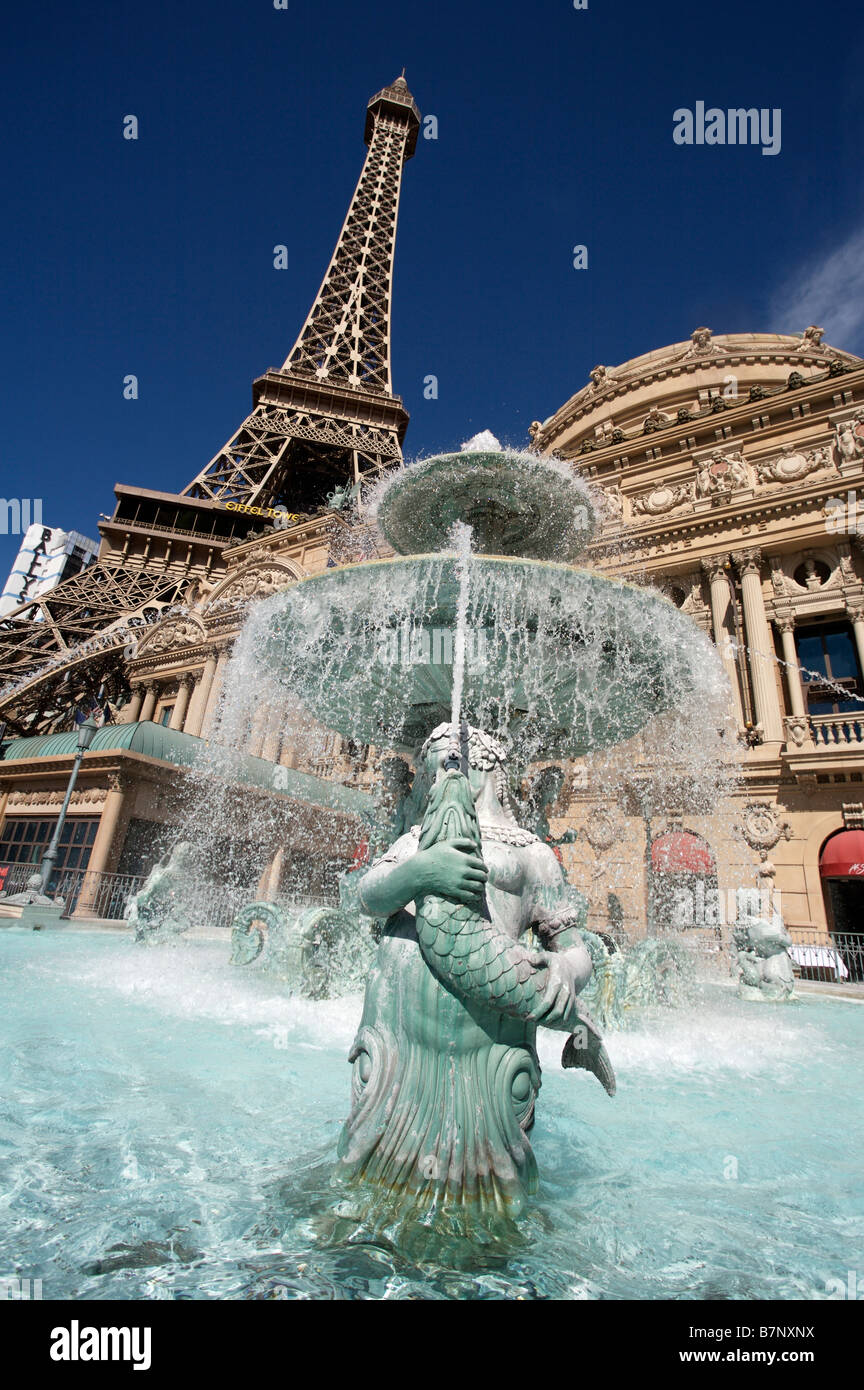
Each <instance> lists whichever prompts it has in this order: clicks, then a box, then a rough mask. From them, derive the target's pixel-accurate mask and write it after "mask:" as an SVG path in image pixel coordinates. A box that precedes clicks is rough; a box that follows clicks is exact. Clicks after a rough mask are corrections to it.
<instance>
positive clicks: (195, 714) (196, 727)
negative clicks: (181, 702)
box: [186, 650, 216, 735]
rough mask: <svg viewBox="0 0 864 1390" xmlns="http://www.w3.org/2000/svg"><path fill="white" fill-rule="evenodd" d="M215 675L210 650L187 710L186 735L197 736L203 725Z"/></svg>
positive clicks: (214, 662)
mask: <svg viewBox="0 0 864 1390" xmlns="http://www.w3.org/2000/svg"><path fill="white" fill-rule="evenodd" d="M215 674H216V652H215V650H211V651H210V652H208V654H207V660H206V661H205V663H204V670H203V672H202V675H201V679H200V680H199V682H198V684H197V685H196V687H195V695H194V698H193V700H192V705H191V707H190V709H189V718H188V719H187V720H186V732H187V734H195V735H199V734H200V733H201V728H202V725H203V723H204V716H205V714H206V713H207V702H208V700H209V699H210V691H211V689H212V687H213V677H214V676H215Z"/></svg>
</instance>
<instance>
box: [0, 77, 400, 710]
mask: <svg viewBox="0 0 864 1390" xmlns="http://www.w3.org/2000/svg"><path fill="white" fill-rule="evenodd" d="M419 129H420V112H419V111H418V109H417V105H416V103H415V101H414V98H413V97H412V95H411V93H410V91H409V90H408V85H407V83H406V81H405V76H404V73H403V75H402V76H401V77H399V78H397V79H396V81H395V82H394V83H393V84H392V85H391V86H389V87H385V88H384V89H383V90H382V91H380V92H378V93H377V95H376V96H374V97H373V98H372V100H371V101H370V102H369V105H368V108H367V113H366V129H365V141H366V144H367V145H368V147H369V150H368V153H367V156H366V160H365V163H364V165H363V169H362V172H361V174H360V179H359V181H358V184H357V187H356V189H355V192H354V196H353V198H352V200H351V205H350V207H349V209H348V215H347V217H346V218H345V223H344V225H343V227H342V231H341V233H340V235H339V239H338V241H337V243H336V249H335V251H334V252H333V257H332V259H331V261H330V265H329V266H328V268H327V273H326V275H325V276H324V281H323V283H322V285H321V288H320V290H319V291H318V294H317V296H316V298H315V302H314V303H313V305H312V308H311V309H310V311H309V314H308V316H307V318H306V322H305V323H304V325H303V328H302V329H301V331H300V334H299V337H298V338H297V341H296V343H295V344H294V347H293V348H292V349H291V352H290V353H289V354H288V357H287V358H286V359H285V362H284V363H283V365H282V366H281V367H280V368H278V369H277V368H270V369H268V371H266V372H265V373H264V375H263V376H261V377H259V378H258V379H257V380H256V381H255V382H254V384H253V389H252V402H253V408H252V411H251V412H250V414H249V415H248V416H247V417H246V419H245V420H244V421H243V423H242V425H241V426H240V428H239V429H238V430H237V431H236V432H235V434H234V435H233V436H232V437H231V439H230V440H229V441H228V443H227V444H225V445H224V447H223V448H222V449H220V450H219V453H218V454H216V456H215V458H213V459H212V460H211V461H210V463H208V464H207V466H206V468H204V469H202V471H201V472H200V473H199V474H198V475H197V477H195V478H193V479H192V481H191V482H190V483H189V484H188V486H187V487H185V488H184V489H183V491H182V492H180V493H165V492H154V491H150V490H148V489H145V488H135V487H127V486H125V485H122V484H118V485H117V486H116V487H115V496H116V506H115V510H114V514H113V516H112V517H111V518H110V519H109V518H107V517H106V518H104V519H103V520H102V521H101V522H100V523H99V531H100V535H101V544H100V548H99V554H98V557H97V559H96V561H95V562H94V563H93V564H92V565H90V566H89V567H88V568H87V569H85V570H83V571H81V573H79V574H77V575H74V576H72V577H71V578H69V579H67V580H64V581H63V582H62V583H61V584H58V585H57V586H56V587H55V588H54V589H52V590H50V591H49V592H48V593H46V594H45V595H44V596H43V597H41V598H38V599H35V600H31V601H30V602H28V603H24V604H22V605H21V606H20V607H19V608H17V609H15V610H13V611H12V612H11V613H9V614H8V615H7V616H6V617H5V618H4V619H3V621H2V622H0V722H4V721H5V722H6V724H7V726H8V732H9V733H10V734H13V733H14V734H20V735H25V734H34V733H40V732H43V731H45V730H51V729H53V728H56V727H60V724H61V722H68V718H69V714H70V710H71V709H72V708H73V707H74V705H75V704H76V703H80V702H82V701H85V700H87V699H89V698H93V697H95V696H96V695H97V693H98V692H100V691H101V692H103V693H104V692H105V691H106V689H107V690H109V691H111V690H113V689H114V688H116V687H117V684H118V681H120V682H121V683H122V674H121V672H122V651H123V647H124V645H125V644H126V642H128V640H129V629H130V628H133V627H135V626H140V625H141V624H143V623H146V622H148V621H153V620H154V619H155V618H158V616H159V615H160V614H161V612H162V610H163V608H165V607H167V606H170V605H171V604H172V603H177V602H180V601H181V599H182V596H183V594H184V593H185V592H186V591H187V590H188V588H189V586H190V584H191V583H192V581H194V580H202V579H203V580H213V579H214V578H215V579H217V580H218V579H219V578H220V577H221V575H222V574H223V573H224V569H225V566H224V561H223V560H222V552H223V551H225V550H226V549H227V548H229V547H230V546H231V545H237V544H239V543H240V542H241V541H242V540H244V539H245V538H246V537H247V536H248V534H249V532H250V531H251V530H252V529H253V528H254V527H260V526H261V524H262V520H263V521H264V522H265V523H266V522H267V521H268V520H272V519H274V517H275V516H276V514H277V512H279V511H284V512H288V513H289V514H290V513H307V512H310V511H315V510H316V509H319V510H320V509H321V508H322V507H324V508H326V507H327V505H328V500H329V499H333V498H335V496H337V495H341V496H343V497H344V496H345V495H346V494H347V493H348V492H349V491H350V489H351V488H352V487H355V486H356V485H358V484H359V483H360V482H361V481H363V480H364V479H368V480H372V479H373V478H374V477H375V476H376V475H379V474H381V473H382V472H384V471H386V470H388V469H391V468H393V467H398V466H400V465H401V462H402V442H403V440H404V437H405V431H406V429H407V426H408V413H407V411H406V410H405V408H404V406H403V404H402V401H401V399H400V397H399V396H396V395H394V394H393V388H392V377H391V367H390V312H391V295H392V284H393V260H394V253H395V246H396V226H397V220H398V212H399V196H400V192H401V185H402V169H403V166H404V164H405V162H406V160H408V159H410V158H411V156H412V155H413V154H414V152H415V149H416V146H417V136H418V132H419Z"/></svg>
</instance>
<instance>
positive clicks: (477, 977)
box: [417, 768, 615, 1095]
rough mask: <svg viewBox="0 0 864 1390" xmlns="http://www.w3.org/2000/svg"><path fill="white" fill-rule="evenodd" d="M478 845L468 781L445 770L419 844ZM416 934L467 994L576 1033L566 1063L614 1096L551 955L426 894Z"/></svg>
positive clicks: (602, 1058)
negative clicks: (452, 842)
mask: <svg viewBox="0 0 864 1390" xmlns="http://www.w3.org/2000/svg"><path fill="white" fill-rule="evenodd" d="M457 839H464V840H469V841H471V842H473V845H474V853H475V854H476V855H477V856H478V857H479V858H482V847H481V837H480V825H479V823H478V820H477V812H476V810H475V807H474V798H473V796H472V794H471V786H470V783H469V781H468V779H467V777H466V776H465V775H464V773H462V772H460V771H459V770H458V769H455V768H453V769H450V770H449V771H446V772H444V773H442V775H441V777H440V778H439V780H438V781H437V782H436V783H435V784H434V786H433V787H432V789H431V791H430V794H429V801H428V803H427V807H426V814H425V816H424V817H423V823H422V826H421V829H420V849H421V850H425V849H430V848H431V847H432V845H435V844H438V843H439V841H442V840H457ZM417 938H418V940H419V942H420V949H421V951H422V952H423V957H424V959H425V961H426V963H427V965H428V966H429V968H430V969H431V970H432V971H433V972H434V973H435V974H436V975H437V976H438V978H439V979H441V980H443V981H445V982H446V983H448V984H450V985H451V986H452V987H453V988H454V989H456V990H458V991H459V993H460V994H461V995H462V996H463V997H464V998H467V999H472V1000H476V1001H477V1002H478V1003H480V1004H483V1005H485V1006H486V1007H487V1008H491V1009H495V1010H497V1011H498V1012H499V1013H503V1014H508V1015H510V1016H511V1017H513V1018H520V1019H526V1020H530V1021H531V1022H532V1023H537V1024H542V1025H544V1026H545V1027H549V1028H556V1029H560V1030H562V1031H565V1032H572V1030H574V1029H577V1028H578V1029H579V1033H578V1034H575V1033H574V1034H573V1036H571V1038H570V1039H568V1042H567V1045H566V1046H565V1049H564V1055H563V1057H562V1063H563V1065H564V1066H565V1067H578V1066H583V1067H586V1068H587V1069H588V1070H590V1071H593V1072H594V1073H595V1075H597V1077H598V1079H599V1080H600V1081H601V1083H602V1085H603V1086H604V1087H605V1089H606V1090H607V1091H608V1092H609V1094H610V1095H612V1094H614V1091H615V1077H614V1073H613V1070H612V1065H611V1062H610V1061H609V1059H608V1057H607V1055H606V1052H605V1048H604V1047H603V1044H602V1039H601V1037H600V1034H599V1032H598V1030H597V1027H596V1025H595V1024H594V1023H593V1020H592V1019H591V1018H590V1016H589V1015H588V1014H587V1013H586V1012H585V1010H584V1008H582V1007H581V1006H580V1004H579V1001H578V998H577V997H576V996H575V995H573V994H571V993H570V992H569V990H568V989H567V982H566V979H565V978H562V976H561V974H560V973H559V971H558V970H556V966H557V965H558V963H559V962H558V961H556V959H555V957H554V956H553V955H550V953H549V952H547V951H544V950H530V949H529V948H527V947H525V946H523V945H522V944H521V942H519V941H514V940H513V938H512V937H510V936H508V935H507V933H506V932H503V931H500V930H499V929H498V928H497V927H496V926H495V925H494V924H493V922H492V920H491V916H490V913H489V909H488V906H487V905H486V901H485V898H484V901H483V906H482V909H481V910H479V911H478V910H477V909H476V908H473V907H469V906H468V905H467V904H465V903H460V902H456V901H454V900H453V899H451V898H443V897H439V896H437V895H434V894H428V895H427V896H426V897H423V898H421V899H420V900H419V902H418V903H417Z"/></svg>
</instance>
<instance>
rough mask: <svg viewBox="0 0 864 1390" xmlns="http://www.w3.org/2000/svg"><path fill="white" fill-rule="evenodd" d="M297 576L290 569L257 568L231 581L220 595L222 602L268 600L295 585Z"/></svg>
mask: <svg viewBox="0 0 864 1390" xmlns="http://www.w3.org/2000/svg"><path fill="white" fill-rule="evenodd" d="M295 580H296V575H294V574H292V572H291V571H290V570H288V569H283V568H281V567H279V566H276V565H270V566H264V565H261V566H255V567H254V568H252V569H248V570H245V571H244V572H243V573H242V574H239V575H237V577H236V578H234V579H231V580H230V581H229V582H228V583H227V584H226V585H225V587H224V589H222V590H221V592H220V593H219V595H218V599H219V601H220V602H229V603H249V602H250V601H251V600H252V599H258V598H266V597H267V596H268V595H269V594H275V593H278V591H279V590H280V589H287V587H288V585H289V584H293V583H294V582H295Z"/></svg>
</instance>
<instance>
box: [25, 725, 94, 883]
mask: <svg viewBox="0 0 864 1390" xmlns="http://www.w3.org/2000/svg"><path fill="white" fill-rule="evenodd" d="M99 727H100V726H99V725H98V724H97V723H96V721H95V720H94V719H85V720H84V723H83V724H79V725H78V749H77V751H76V753H75V762H74V763H73V765H72V772H71V773H70V776H69V785H68V787H67V788H66V795H65V797H64V798H63V805H62V806H61V807H60V815H59V816H58V817H57V824H56V825H55V827H54V834H53V835H52V836H51V843H50V844H49V846H48V848H47V849H46V851H45V854H44V856H43V858H42V866H41V868H40V870H39V892H40V893H43V894H45V895H46V896H47V893H48V883H49V881H50V879H51V875H52V873H53V872H54V865H55V863H56V861H57V847H58V845H59V844H60V836H61V835H62V834H63V826H64V824H65V822H66V812H67V811H68V810H69V802H70V801H71V800H72V793H73V791H74V790H75V783H76V781H77V780H78V769H79V767H80V766H81V760H82V758H83V757H84V754H85V753H86V752H87V749H88V748H89V747H90V744H91V743H92V742H93V735H94V734H95V732H96V730H97V729H98V728H99Z"/></svg>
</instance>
